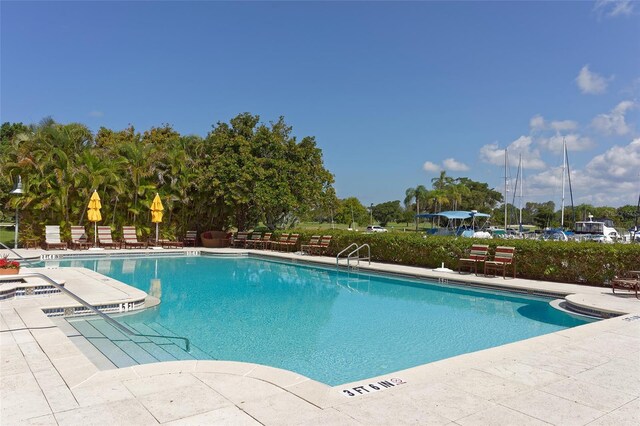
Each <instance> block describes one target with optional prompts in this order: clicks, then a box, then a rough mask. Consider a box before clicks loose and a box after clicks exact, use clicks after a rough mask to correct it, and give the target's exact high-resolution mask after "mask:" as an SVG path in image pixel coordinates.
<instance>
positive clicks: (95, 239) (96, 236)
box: [93, 222, 98, 247]
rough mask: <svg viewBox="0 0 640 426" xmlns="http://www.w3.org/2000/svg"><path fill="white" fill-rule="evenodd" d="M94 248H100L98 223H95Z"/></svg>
mask: <svg viewBox="0 0 640 426" xmlns="http://www.w3.org/2000/svg"><path fill="white" fill-rule="evenodd" d="M93 246H94V247H98V222H93Z"/></svg>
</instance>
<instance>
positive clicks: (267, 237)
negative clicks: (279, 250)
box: [255, 232, 273, 250]
mask: <svg viewBox="0 0 640 426" xmlns="http://www.w3.org/2000/svg"><path fill="white" fill-rule="evenodd" d="M272 235H273V233H272V232H266V233H265V234H264V235H263V236H262V238H261V239H260V241H257V242H256V243H255V244H256V248H260V249H263V250H264V249H268V248H269V246H270V245H271V243H272V241H271V236H272Z"/></svg>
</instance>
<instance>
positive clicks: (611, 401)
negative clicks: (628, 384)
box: [540, 378, 635, 412]
mask: <svg viewBox="0 0 640 426" xmlns="http://www.w3.org/2000/svg"><path fill="white" fill-rule="evenodd" d="M540 390H541V391H543V392H547V393H550V394H552V395H557V396H559V397H562V398H565V399H568V400H570V401H575V402H578V403H580V404H582V405H586V406H589V407H592V408H595V409H597V410H601V411H605V412H606V411H611V410H614V409H616V408H619V407H620V406H622V405H625V404H626V403H628V402H630V401H632V400H633V399H634V398H635V397H634V396H633V395H630V394H627V393H624V392H621V391H619V390H614V389H607V388H603V387H601V386H598V385H594V384H592V383H587V382H583V381H580V380H576V379H573V378H571V379H567V380H562V381H560V382H555V383H552V384H550V385H548V386H545V387H543V388H541V389H540Z"/></svg>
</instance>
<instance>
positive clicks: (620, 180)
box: [525, 138, 640, 207]
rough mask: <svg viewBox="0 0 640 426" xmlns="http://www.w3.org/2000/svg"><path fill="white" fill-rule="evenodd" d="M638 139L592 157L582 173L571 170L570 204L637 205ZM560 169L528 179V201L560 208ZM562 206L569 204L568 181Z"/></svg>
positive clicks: (579, 170)
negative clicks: (551, 203) (571, 191)
mask: <svg viewBox="0 0 640 426" xmlns="http://www.w3.org/2000/svg"><path fill="white" fill-rule="evenodd" d="M639 170H640V138H636V139H634V140H632V141H631V142H630V143H629V144H628V145H626V146H617V145H616V146H613V147H611V148H610V149H608V150H607V151H605V152H604V153H602V154H599V155H596V156H595V157H594V158H593V159H591V161H589V163H587V165H586V166H585V167H584V168H583V169H574V168H571V186H572V190H573V195H574V204H581V203H590V204H594V205H608V206H619V205H624V204H633V205H635V203H637V200H638V189H639V188H640V175H639ZM561 182H562V167H554V168H550V169H546V170H544V171H542V172H540V173H537V174H535V175H531V176H529V177H528V178H527V177H526V176H525V188H526V190H527V191H528V194H526V195H525V196H529V197H531V198H537V199H538V200H540V201H547V200H552V201H554V202H555V203H556V206H557V207H559V206H560V201H561V191H562V186H561ZM565 190H566V191H567V192H566V196H565V206H568V205H569V203H570V195H569V193H568V191H569V186H568V180H567V181H566V186H565Z"/></svg>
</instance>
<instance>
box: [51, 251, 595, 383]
mask: <svg viewBox="0 0 640 426" xmlns="http://www.w3.org/2000/svg"><path fill="white" fill-rule="evenodd" d="M61 266H84V267H87V268H89V269H92V270H96V271H98V272H100V273H103V274H105V275H108V276H110V277H112V278H115V279H117V280H120V281H123V282H125V283H128V284H130V285H132V286H135V287H137V288H139V289H141V290H144V291H146V292H148V293H150V294H153V295H156V296H158V297H160V298H161V300H162V303H161V304H160V305H159V306H157V307H155V308H152V309H148V310H146V311H144V312H142V313H139V314H135V315H129V316H123V317H121V318H119V320H120V321H123V322H125V323H130V324H132V325H136V324H139V323H141V322H142V323H155V324H160V325H161V326H162V327H163V328H165V329H167V330H170V331H171V332H173V333H175V334H176V335H180V336H185V337H187V338H189V339H190V340H191V342H192V344H193V345H195V346H196V347H197V348H198V349H200V350H201V351H203V352H204V353H206V354H207V355H208V357H210V359H218V360H234V361H246V362H253V363H258V364H265V365H270V366H273V367H279V368H284V369H287V370H291V371H295V372H298V373H300V374H303V375H305V376H307V377H310V378H312V379H315V380H318V381H320V382H323V383H326V384H329V385H337V384H342V383H347V382H351V381H355V380H359V379H364V378H367V377H373V376H378V375H382V374H385V373H390V372H393V371H397V370H401V369H404V368H409V367H413V366H416V365H420V364H425V363H428V362H432V361H436V360H440V359H444V358H448V357H451V356H454V355H459V354H463V353H468V352H473V351H477V350H480V349H485V348H489V347H494V346H499V345H503V344H505V343H509V342H514V341H518V340H522V339H526V338H529V337H533V336H538V335H541V334H546V333H551V332H554V331H558V330H562V329H565V328H568V327H574V326H577V325H582V324H585V323H586V322H587V321H585V320H581V319H577V318H575V317H572V316H569V315H566V314H564V313H562V312H559V311H557V310H556V309H553V308H552V307H550V306H549V303H548V302H549V300H548V299H543V298H536V297H524V296H521V295H516V294H510V293H505V292H490V291H483V290H473V289H468V288H458V287H454V286H443V285H438V284H435V283H434V284H425V283H424V282H417V281H416V282H412V281H409V280H400V279H396V278H389V277H384V276H375V275H366V274H354V273H351V274H349V273H346V272H343V271H336V270H335V269H330V268H327V269H323V268H316V267H309V266H300V265H294V264H287V263H280V262H273V261H266V260H262V259H256V258H251V257H233V258H228V257H204V256H203V257H200V256H195V257H177V258H138V259H115V258H111V259H99V260H68V261H62V262H61ZM203 357H204V356H203Z"/></svg>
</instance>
